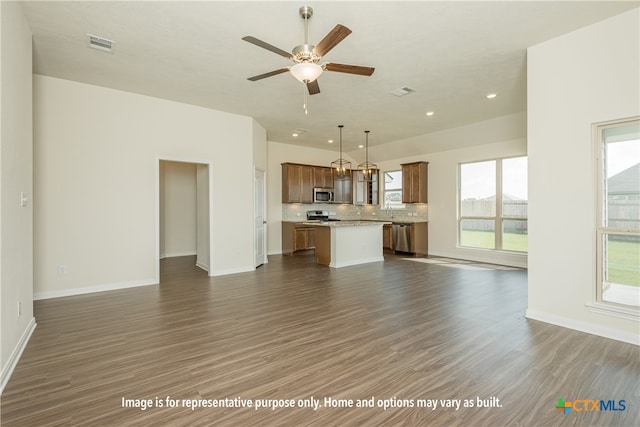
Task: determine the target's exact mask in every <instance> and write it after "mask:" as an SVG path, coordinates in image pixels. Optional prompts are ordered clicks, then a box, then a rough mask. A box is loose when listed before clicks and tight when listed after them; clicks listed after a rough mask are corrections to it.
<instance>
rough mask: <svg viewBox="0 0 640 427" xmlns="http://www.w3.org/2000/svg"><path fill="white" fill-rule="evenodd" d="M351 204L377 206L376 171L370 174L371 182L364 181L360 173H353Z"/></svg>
mask: <svg viewBox="0 0 640 427" xmlns="http://www.w3.org/2000/svg"><path fill="white" fill-rule="evenodd" d="M353 204H354V205H377V204H378V170H375V171H373V172H372V175H371V180H369V181H367V180H365V179H364V173H363V172H362V171H359V170H354V171H353Z"/></svg>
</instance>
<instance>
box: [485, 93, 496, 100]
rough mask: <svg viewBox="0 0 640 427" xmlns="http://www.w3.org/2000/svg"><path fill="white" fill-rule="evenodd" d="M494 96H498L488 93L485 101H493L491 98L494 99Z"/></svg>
mask: <svg viewBox="0 0 640 427" xmlns="http://www.w3.org/2000/svg"><path fill="white" fill-rule="evenodd" d="M496 96H498V94H497V93H488V94H487V99H493V98H495V97H496Z"/></svg>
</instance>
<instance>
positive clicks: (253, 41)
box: [242, 36, 291, 59]
mask: <svg viewBox="0 0 640 427" xmlns="http://www.w3.org/2000/svg"><path fill="white" fill-rule="evenodd" d="M242 40H244V41H246V42H249V43H251V44H255V45H256V46H260V47H261V48H263V49H267V50H270V51H271V52H273V53H277V54H278V55H280V56H284V57H285V58H287V59H290V58H291V54H290V53H289V52H286V51H284V50H282V49H280V48H277V47H275V46H273V45H270V44H269V43H267V42H263V41H262V40H260V39H257V38H255V37H253V36H246V37H243V38H242Z"/></svg>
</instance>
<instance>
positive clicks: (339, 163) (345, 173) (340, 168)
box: [331, 125, 351, 180]
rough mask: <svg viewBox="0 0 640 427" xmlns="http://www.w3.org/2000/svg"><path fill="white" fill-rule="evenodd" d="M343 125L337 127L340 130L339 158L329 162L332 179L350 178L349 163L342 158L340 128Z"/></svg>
mask: <svg viewBox="0 0 640 427" xmlns="http://www.w3.org/2000/svg"><path fill="white" fill-rule="evenodd" d="M343 127H344V125H338V128H339V129H340V158H339V159H338V160H334V161H333V162H331V170H332V171H333V177H334V179H338V180H345V179H349V178H351V162H350V161H348V160H346V159H344V158H343V157H342V128H343Z"/></svg>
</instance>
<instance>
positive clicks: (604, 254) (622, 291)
mask: <svg viewBox="0 0 640 427" xmlns="http://www.w3.org/2000/svg"><path fill="white" fill-rule="evenodd" d="M594 138H595V141H596V147H597V150H596V164H597V173H598V197H597V221H598V226H597V239H596V258H597V259H596V266H597V268H596V270H597V282H596V301H597V303H600V304H604V305H608V306H611V307H618V308H623V309H625V308H626V309H633V310H636V311H637V309H638V307H640V119H633V120H622V121H616V122H608V123H604V124H598V125H595V126H594Z"/></svg>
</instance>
